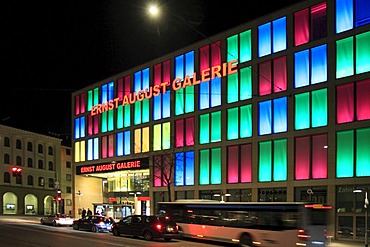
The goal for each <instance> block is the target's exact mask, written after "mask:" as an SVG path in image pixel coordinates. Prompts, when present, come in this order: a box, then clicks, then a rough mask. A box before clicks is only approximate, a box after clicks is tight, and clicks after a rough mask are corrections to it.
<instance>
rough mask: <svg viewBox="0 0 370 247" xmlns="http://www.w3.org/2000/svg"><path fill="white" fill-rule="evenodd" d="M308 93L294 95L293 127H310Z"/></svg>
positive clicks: (297, 128)
mask: <svg viewBox="0 0 370 247" xmlns="http://www.w3.org/2000/svg"><path fill="white" fill-rule="evenodd" d="M309 96H310V94H309V93H302V94H297V95H295V109H294V114H295V122H294V123H295V125H294V126H295V129H296V130H300V129H307V128H309V127H310V99H309Z"/></svg>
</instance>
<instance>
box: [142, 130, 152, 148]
mask: <svg viewBox="0 0 370 247" xmlns="http://www.w3.org/2000/svg"><path fill="white" fill-rule="evenodd" d="M149 141H150V136H149V127H145V128H143V140H142V142H143V144H142V151H143V152H148V151H149Z"/></svg>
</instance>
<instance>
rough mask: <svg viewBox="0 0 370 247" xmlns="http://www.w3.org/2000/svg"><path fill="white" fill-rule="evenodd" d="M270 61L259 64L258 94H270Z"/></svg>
mask: <svg viewBox="0 0 370 247" xmlns="http://www.w3.org/2000/svg"><path fill="white" fill-rule="evenodd" d="M271 84H272V83H271V61H266V62H263V63H260V64H259V94H260V95H261V96H262V95H267V94H271Z"/></svg>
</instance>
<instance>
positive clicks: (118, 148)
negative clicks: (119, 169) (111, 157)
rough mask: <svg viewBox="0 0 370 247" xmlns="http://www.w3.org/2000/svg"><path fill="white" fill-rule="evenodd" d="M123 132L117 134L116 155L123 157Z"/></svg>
mask: <svg viewBox="0 0 370 247" xmlns="http://www.w3.org/2000/svg"><path fill="white" fill-rule="evenodd" d="M123 147H124V143H123V132H118V133H117V134H116V154H117V156H122V155H123Z"/></svg>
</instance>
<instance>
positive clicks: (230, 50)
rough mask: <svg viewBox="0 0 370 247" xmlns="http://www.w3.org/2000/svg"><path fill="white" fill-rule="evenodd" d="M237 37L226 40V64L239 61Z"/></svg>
mask: <svg viewBox="0 0 370 247" xmlns="http://www.w3.org/2000/svg"><path fill="white" fill-rule="evenodd" d="M238 45H239V44H238V35H234V36H231V37H228V38H227V62H230V61H231V60H235V59H238V60H239V49H238Z"/></svg>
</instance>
